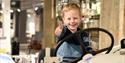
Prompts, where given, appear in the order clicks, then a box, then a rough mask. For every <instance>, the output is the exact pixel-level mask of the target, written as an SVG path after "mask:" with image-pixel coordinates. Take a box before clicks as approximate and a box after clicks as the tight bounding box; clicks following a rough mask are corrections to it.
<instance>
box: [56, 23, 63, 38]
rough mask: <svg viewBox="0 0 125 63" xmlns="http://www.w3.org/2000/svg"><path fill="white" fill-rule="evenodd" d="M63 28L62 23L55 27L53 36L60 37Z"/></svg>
mask: <svg viewBox="0 0 125 63" xmlns="http://www.w3.org/2000/svg"><path fill="white" fill-rule="evenodd" d="M63 27H64V25H63V23H62V22H60V23H59V25H58V26H57V28H56V30H55V35H56V36H57V37H59V36H60V34H61V32H62V30H63Z"/></svg>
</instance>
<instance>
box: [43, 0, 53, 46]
mask: <svg viewBox="0 0 125 63" xmlns="http://www.w3.org/2000/svg"><path fill="white" fill-rule="evenodd" d="M54 1H55V0H44V11H43V12H44V15H43V33H42V34H43V38H42V39H43V40H42V45H43V48H45V47H53V46H54V44H55V35H54V30H55V9H54V8H55V7H54Z"/></svg>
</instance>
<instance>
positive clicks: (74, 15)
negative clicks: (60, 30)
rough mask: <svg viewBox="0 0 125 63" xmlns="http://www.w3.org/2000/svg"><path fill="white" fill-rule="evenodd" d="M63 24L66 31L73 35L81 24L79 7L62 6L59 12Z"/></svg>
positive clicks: (71, 4)
mask: <svg viewBox="0 0 125 63" xmlns="http://www.w3.org/2000/svg"><path fill="white" fill-rule="evenodd" d="M61 16H62V19H63V23H64V25H65V26H67V27H68V29H69V30H70V31H71V32H72V33H74V32H76V31H77V28H78V26H79V24H80V22H81V12H80V7H79V6H78V5H77V4H75V3H70V4H67V5H65V6H63V8H62V11H61Z"/></svg>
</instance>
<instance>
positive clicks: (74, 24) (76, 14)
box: [55, 3, 92, 63]
mask: <svg viewBox="0 0 125 63" xmlns="http://www.w3.org/2000/svg"><path fill="white" fill-rule="evenodd" d="M61 16H62V20H63V24H61V25H60V26H58V27H57V28H56V30H55V35H56V36H57V37H58V41H60V40H62V39H64V38H65V37H66V36H68V35H70V34H72V33H75V32H76V31H79V30H80V28H78V27H79V25H80V23H81V12H80V7H79V6H78V5H77V4H75V3H69V4H67V5H64V6H63V8H62V11H61ZM81 36H82V38H83V44H84V46H85V49H86V50H87V51H92V49H91V48H90V46H89V39H88V34H87V33H86V32H83V33H82V34H81ZM78 41H79V40H78V39H77V37H72V38H70V39H68V40H65V42H64V43H63V44H62V45H61V46H60V47H59V49H58V50H57V54H56V55H57V56H58V57H62V58H63V62H68V63H69V62H70V61H72V60H74V59H75V58H79V57H81V56H82V55H83V53H85V52H84V51H83V50H82V49H81V47H80V43H79V42H78Z"/></svg>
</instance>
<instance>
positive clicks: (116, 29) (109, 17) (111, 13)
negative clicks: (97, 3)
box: [99, 0, 124, 48]
mask: <svg viewBox="0 0 125 63" xmlns="http://www.w3.org/2000/svg"><path fill="white" fill-rule="evenodd" d="M123 7H124V0H102V1H101V16H100V27H101V28H105V29H107V30H108V31H109V32H111V33H112V34H113V36H114V39H115V45H118V44H119V43H120V40H121V38H122V37H123V35H122V34H123V11H124V8H123ZM99 41H100V43H99V47H100V48H102V47H105V46H106V45H109V42H111V41H110V40H107V36H104V34H100V40H99Z"/></svg>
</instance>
